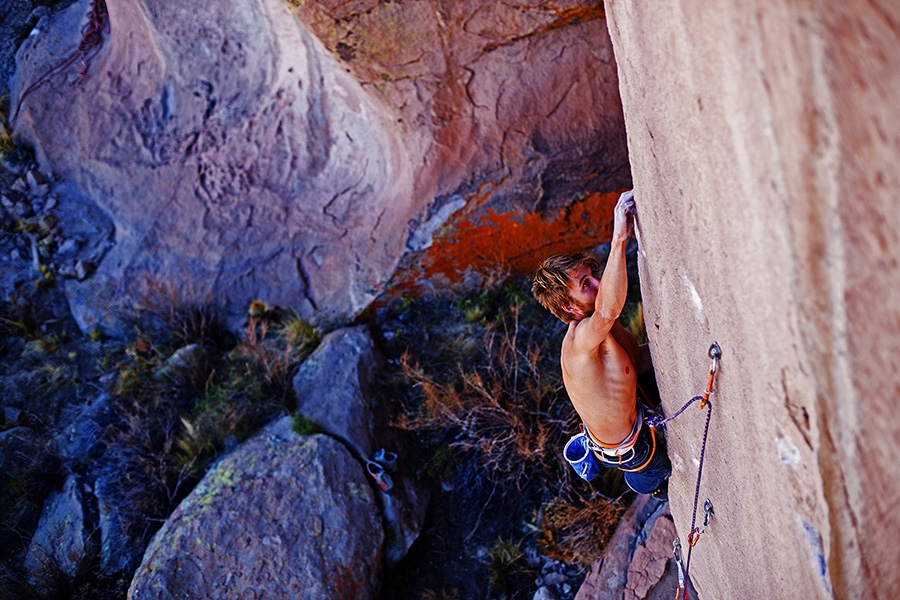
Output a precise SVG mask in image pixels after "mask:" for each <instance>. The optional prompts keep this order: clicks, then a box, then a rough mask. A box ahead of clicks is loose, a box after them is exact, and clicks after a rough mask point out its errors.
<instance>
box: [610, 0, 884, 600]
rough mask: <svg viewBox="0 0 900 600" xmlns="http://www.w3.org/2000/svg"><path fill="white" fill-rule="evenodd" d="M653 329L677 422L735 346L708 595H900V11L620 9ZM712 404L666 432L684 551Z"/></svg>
mask: <svg viewBox="0 0 900 600" xmlns="http://www.w3.org/2000/svg"><path fill="white" fill-rule="evenodd" d="M606 7H607V18H608V23H609V30H610V35H611V38H612V41H613V47H614V48H615V53H616V57H617V59H618V66H619V80H620V88H621V94H622V104H623V107H624V111H625V120H626V124H627V130H628V145H629V152H630V157H631V164H632V172H633V175H634V182H635V199H636V205H637V221H638V226H637V232H638V239H639V240H640V242H641V250H640V253H639V257H640V260H639V264H640V271H641V282H642V287H643V299H644V319H645V322H646V323H647V329H648V330H649V331H648V333H649V338H650V344H651V350H652V353H653V359H654V363H655V366H656V373H657V378H658V381H659V388H660V392H661V396H662V398H663V405H664V408H665V410H666V412H667V413H669V414H672V413H673V412H674V411H675V410H677V409H678V408H679V407H680V406H681V405H682V404H683V403H684V402H686V401H687V400H688V399H689V398H691V397H692V396H694V395H696V394H698V393H700V392H702V391H703V388H704V386H705V383H706V374H707V369H708V368H709V365H710V362H709V358H708V357H707V348H708V346H709V345H710V343H711V342H713V341H717V342H718V343H719V344H720V346H721V348H722V351H723V356H722V361H721V368H720V371H719V376H718V378H717V382H716V386H715V387H716V390H715V394H714V396H713V398H712V414H711V421H710V431H709V439H708V441H707V444H706V456H705V461H704V465H703V469H704V470H703V477H702V485H701V491H700V494H701V496H700V497H701V499H703V498H710V499H711V500H712V502H713V504H714V505H715V514H716V517H715V519H714V520H713V522H712V524H711V526H710V527H709V529H708V530H707V532H706V533H704V536H703V538H702V539H701V541H700V543H699V544H698V546H697V547H696V548H694V552H693V558H692V564H691V573H690V575H691V578H692V579H693V581H694V584H695V585H696V586H697V590H698V592H699V593H700V596H701V597H705V598H751V597H752V598H783V597H793V596H796V595H797V594H800V595H802V596H803V597H804V598H810V599H826V598H832V597H835V598H895V597H898V596H900V571H898V570H897V569H896V568H895V567H894V560H893V558H894V557H896V556H897V550H896V539H897V535H898V532H900V525H898V517H897V513H896V507H897V505H898V503H900V479H898V478H897V477H896V466H897V464H900V443H898V440H900V416H898V413H897V410H896V404H897V397H898V394H900V378H898V373H900V263H898V258H897V257H898V256H900V212H898V211H897V196H898V192H900V171H898V170H897V168H896V165H897V164H898V162H900V142H898V140H900V119H897V118H896V98H897V97H898V96H900V44H898V43H897V32H898V27H897V24H898V22H900V12H898V9H897V6H896V5H888V4H884V3H871V2H862V1H857V0H851V1H849V2H842V3H815V2H814V3H790V2H775V3H746V2H740V1H737V0H731V1H727V2H720V3H717V4H715V5H705V6H704V7H703V10H698V7H697V5H696V3H692V2H686V1H680V0H676V1H674V2H667V3H646V2H643V3H642V2H621V1H617V0H612V1H608V2H607V3H606ZM705 420H706V411H705V410H703V411H701V410H699V409H698V408H694V407H692V408H689V409H688V410H687V411H686V412H685V413H683V414H682V415H681V416H680V417H679V418H678V419H677V420H675V421H673V422H672V423H670V424H669V425H668V442H669V443H668V447H669V452H670V455H671V458H672V463H673V468H674V472H673V475H672V480H671V483H670V487H669V498H670V502H671V508H672V514H673V516H674V520H675V525H676V526H677V530H678V532H679V533H680V534H681V536H682V541H683V540H684V538H685V537H686V535H687V533H688V532H689V529H690V523H691V519H692V514H691V509H692V500H693V497H694V486H695V483H696V478H697V466H698V460H699V454H700V449H701V443H702V434H703V428H704V423H705Z"/></svg>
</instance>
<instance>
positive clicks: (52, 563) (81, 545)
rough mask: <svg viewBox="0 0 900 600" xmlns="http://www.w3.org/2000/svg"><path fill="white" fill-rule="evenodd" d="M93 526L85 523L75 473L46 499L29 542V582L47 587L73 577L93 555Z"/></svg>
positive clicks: (43, 587)
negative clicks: (62, 579) (91, 532)
mask: <svg viewBox="0 0 900 600" xmlns="http://www.w3.org/2000/svg"><path fill="white" fill-rule="evenodd" d="M93 550H94V549H93V545H92V544H91V539H90V528H89V527H88V526H87V525H86V523H85V511H84V510H83V508H82V494H81V486H80V484H79V480H78V478H77V477H76V476H75V475H69V476H68V477H67V478H66V482H65V485H63V489H62V491H59V492H54V493H52V494H51V495H50V497H49V498H47V500H46V501H45V502H44V512H43V513H42V514H41V520H40V521H39V522H38V526H37V530H36V531H35V532H34V536H33V537H32V538H31V543H30V544H29V545H28V553H27V554H26V556H25V569H26V571H27V572H28V582H29V585H31V586H32V587H34V588H35V589H37V590H39V591H41V590H48V589H50V588H51V587H52V586H54V585H56V584H57V583H58V582H59V581H60V578H61V577H62V578H69V579H74V578H75V577H76V576H78V575H79V574H80V573H81V572H82V571H84V569H85V568H87V566H88V565H90V562H91V560H93V557H94V551H93Z"/></svg>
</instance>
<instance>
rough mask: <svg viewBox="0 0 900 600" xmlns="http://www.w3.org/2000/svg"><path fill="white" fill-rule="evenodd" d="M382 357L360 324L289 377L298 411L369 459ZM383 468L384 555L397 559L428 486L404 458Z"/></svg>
mask: <svg viewBox="0 0 900 600" xmlns="http://www.w3.org/2000/svg"><path fill="white" fill-rule="evenodd" d="M381 362H382V357H381V355H380V354H379V353H377V352H376V350H375V343H374V342H373V341H372V337H371V335H370V334H369V330H368V328H367V327H365V326H360V327H352V328H347V329H338V330H335V331H332V332H331V333H329V334H328V335H326V336H325V337H324V339H323V340H322V343H321V344H320V345H319V347H318V348H317V349H316V351H315V352H313V353H312V354H311V355H310V356H309V358H307V359H306V360H305V361H304V362H303V364H302V365H300V369H299V370H298V371H297V375H296V376H295V377H294V381H293V386H294V393H295V394H296V397H297V412H299V413H301V414H302V415H303V416H304V417H306V418H308V419H310V420H311V421H313V422H314V423H315V424H316V425H317V426H318V427H320V428H321V429H322V431H324V432H325V433H327V434H328V435H331V436H334V437H336V438H337V439H339V440H340V441H342V442H343V443H345V444H346V445H347V447H348V448H350V449H351V451H352V452H353V453H354V455H355V456H357V457H359V458H362V457H366V458H371V457H372V456H373V454H374V452H375V450H376V449H377V448H378V444H377V440H376V436H375V432H374V431H373V416H374V415H373V411H374V410H377V407H376V398H375V396H374V383H375V373H376V370H377V368H378V365H379V364H380V363H381ZM396 462H397V464H396V465H395V467H394V468H395V470H390V469H389V470H388V477H390V478H391V480H392V482H393V483H394V490H393V492H392V493H391V494H384V493H382V492H381V491H380V490H379V491H377V492H376V493H378V494H379V495H380V506H381V509H382V515H383V516H384V524H385V528H386V529H387V530H388V532H389V535H388V536H387V539H386V541H385V560H386V561H387V563H388V564H394V563H397V562H398V561H400V560H401V559H402V558H403V557H404V556H406V553H407V552H408V551H409V549H410V547H411V546H412V544H413V542H415V541H416V538H418V537H419V532H420V531H421V530H422V523H423V522H424V521H425V511H426V509H427V508H428V500H429V493H428V490H427V489H426V488H425V487H424V486H423V485H422V484H420V483H419V482H418V481H417V480H416V479H415V477H414V476H413V475H412V474H410V473H406V472H405V471H404V469H403V462H404V461H403V457H399V459H398V460H397V461H396Z"/></svg>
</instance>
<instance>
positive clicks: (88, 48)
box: [9, 0, 109, 124]
mask: <svg viewBox="0 0 900 600" xmlns="http://www.w3.org/2000/svg"><path fill="white" fill-rule="evenodd" d="M87 19H88V20H87V23H85V25H84V27H83V28H82V29H81V42H80V43H79V44H78V49H77V50H75V52H73V53H72V54H71V55H70V56H69V57H68V58H66V59H65V60H63V61H62V62H61V63H59V64H58V65H56V66H55V67H51V68H50V69H49V70H48V71H47V72H46V73H44V74H43V75H41V76H40V77H38V78H37V79H36V80H35V81H34V82H33V83H32V84H31V85H29V86H28V87H27V88H26V89H25V91H24V92H22V93H21V94H20V95H19V99H18V101H17V102H16V110H15V111H13V116H12V119H10V121H9V122H10V124H14V123H15V122H16V119H18V117H19V109H20V108H21V107H22V103H23V102H25V98H27V97H28V96H29V95H31V92H33V91H34V90H36V89H37V88H38V87H40V86H41V85H43V84H44V83H46V82H47V81H49V80H50V78H51V77H53V76H54V75H56V74H58V73H60V72H62V71H63V70H65V69H67V68H69V67H70V66H72V65H73V64H75V61H76V60H78V59H79V58H80V59H81V70H79V71H78V74H77V75H76V78H75V81H74V82H73V83H72V84H71V86H72V87H78V86H82V85H84V83H85V82H86V81H87V80H88V79H89V78H90V76H89V75H88V70H89V69H90V67H91V58H92V57H93V56H94V55H95V54H96V53H97V52H99V51H100V48H101V47H102V46H103V32H104V31H106V32H108V31H109V10H108V9H107V8H106V0H92V1H91V8H90V11H89V12H88V15H87Z"/></svg>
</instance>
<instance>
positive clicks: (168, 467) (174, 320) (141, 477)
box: [106, 293, 317, 526]
mask: <svg viewBox="0 0 900 600" xmlns="http://www.w3.org/2000/svg"><path fill="white" fill-rule="evenodd" d="M155 298H156V302H155V303H154V304H153V309H152V312H153V314H154V315H155V316H157V317H159V318H160V319H161V320H162V322H163V323H164V324H165V325H166V327H165V328H164V329H163V331H160V332H155V333H145V332H140V331H139V333H138V335H137V337H136V338H135V339H134V341H133V342H132V343H131V344H129V345H128V346H127V348H125V350H124V352H123V355H122V357H121V360H119V361H118V363H117V364H116V368H117V371H118V378H117V380H116V384H115V386H114V389H113V397H114V399H115V401H116V419H115V420H114V422H113V424H112V425H111V426H110V427H109V428H108V431H107V432H106V440H107V444H108V445H109V446H111V447H115V451H114V456H115V462H116V463H117V464H116V468H117V478H118V486H117V487H118V491H119V494H120V495H121V497H122V498H123V499H124V500H125V502H126V503H127V505H128V506H129V507H130V508H131V509H132V510H133V511H134V513H135V514H134V518H135V525H137V526H140V525H141V521H143V520H144V519H148V518H149V519H150V520H158V519H163V518H165V517H166V516H168V514H169V512H170V511H171V509H172V508H174V506H175V505H176V504H177V503H178V502H179V501H180V500H181V498H183V497H184V495H186V494H187V493H188V492H189V491H190V489H191V488H192V487H193V485H194V484H195V483H196V482H197V481H198V480H199V478H200V477H202V476H203V474H204V473H205V471H206V469H207V468H208V466H209V465H210V464H211V463H212V462H213V461H214V460H215V458H216V457H217V456H218V455H220V454H221V453H222V452H225V451H228V450H230V449H231V448H233V447H234V446H235V445H237V444H238V443H240V442H241V441H243V440H244V439H246V438H247V437H249V436H250V435H252V434H253V433H254V432H255V431H257V430H258V429H259V428H261V427H262V426H263V425H265V424H266V423H267V422H268V421H270V420H271V419H272V418H274V417H275V416H277V415H278V414H279V413H283V412H289V411H290V410H291V394H290V391H291V375H292V373H293V370H294V369H295V367H296V365H297V364H298V363H299V362H300V361H301V360H302V359H303V358H305V357H306V355H308V354H309V352H311V350H312V347H313V344H314V341H315V339H317V338H315V339H314V338H313V336H312V333H311V332H312V331H313V330H312V329H311V328H309V330H307V329H303V328H302V327H300V326H298V325H296V324H293V325H292V327H294V329H295V330H300V331H301V333H303V334H304V335H306V337H303V336H302V335H301V336H300V337H298V335H299V334H297V332H296V331H293V332H292V333H291V334H286V333H284V331H283V330H284V325H283V324H282V322H281V320H280V319H279V318H278V316H277V313H275V312H274V311H269V310H265V311H263V312H262V313H259V314H258V315H257V316H249V317H248V325H247V327H246V329H245V331H244V334H243V336H242V339H241V340H239V341H237V342H236V343H235V342H234V341H233V337H231V338H229V336H228V335H227V334H226V332H223V331H221V325H220V324H219V323H218V321H217V319H216V318H215V314H214V311H213V310H212V309H211V308H209V307H206V306H201V307H186V308H179V307H173V306H168V305H166V304H165V301H169V302H175V301H176V298H175V296H166V295H164V294H162V293H159V294H157V295H156V297H155ZM259 304H261V303H259ZM288 322H291V323H293V321H292V320H291V321H288ZM300 338H302V339H300ZM307 338H309V339H307ZM288 339H290V340H292V341H299V342H301V343H300V344H299V346H294V345H293V344H292V343H291V342H289V341H288ZM171 340H174V341H175V345H176V346H178V348H179V349H178V350H177V351H174V352H173V349H172V347H170V346H168V345H167V342H168V341H171ZM229 340H231V342H230V345H226V344H229ZM189 346H190V348H189ZM189 349H190V350H191V351H190V352H187V350H189ZM182 350H184V351H185V352H184V353H183V355H181V356H176V354H178V353H179V352H181V351H182Z"/></svg>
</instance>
